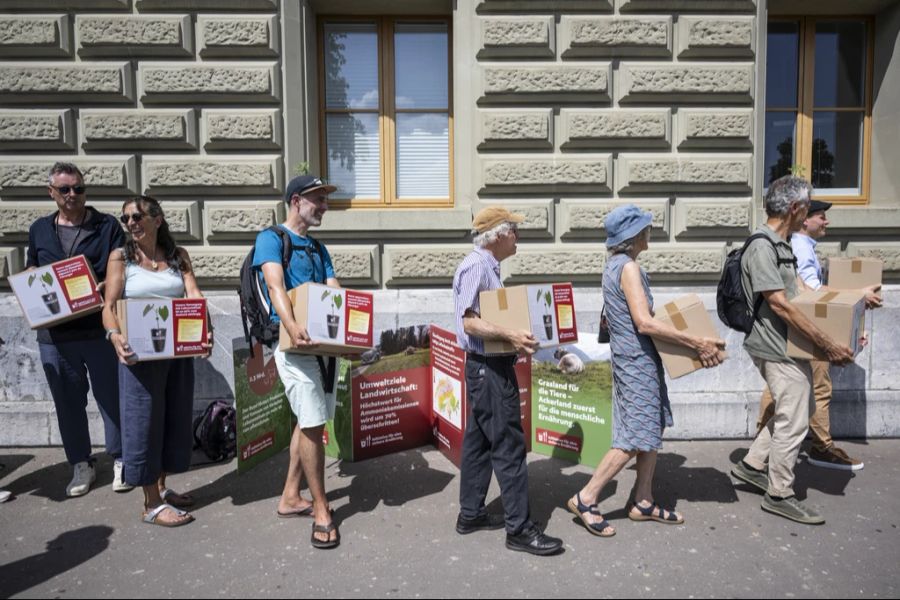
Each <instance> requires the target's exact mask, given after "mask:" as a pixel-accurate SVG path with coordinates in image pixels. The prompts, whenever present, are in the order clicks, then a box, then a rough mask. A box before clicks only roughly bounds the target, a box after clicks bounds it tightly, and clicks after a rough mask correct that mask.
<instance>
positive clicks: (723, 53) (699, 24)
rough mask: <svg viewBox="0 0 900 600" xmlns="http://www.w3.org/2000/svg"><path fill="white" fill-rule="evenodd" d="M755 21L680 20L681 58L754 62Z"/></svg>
mask: <svg viewBox="0 0 900 600" xmlns="http://www.w3.org/2000/svg"><path fill="white" fill-rule="evenodd" d="M755 49H756V32H755V30H754V17H707V16H703V17H694V16H687V15H685V16H682V17H680V18H679V19H678V51H677V53H678V56H679V57H680V58H705V57H708V58H753V56H754V54H755Z"/></svg>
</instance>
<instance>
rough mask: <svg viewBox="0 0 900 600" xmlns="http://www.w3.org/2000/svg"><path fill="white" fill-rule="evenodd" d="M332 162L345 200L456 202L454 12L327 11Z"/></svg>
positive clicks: (328, 155)
mask: <svg viewBox="0 0 900 600" xmlns="http://www.w3.org/2000/svg"><path fill="white" fill-rule="evenodd" d="M319 48H320V52H319V53H320V57H321V58H320V61H319V64H320V70H321V76H320V89H321V102H320V106H321V115H320V116H321V131H322V137H323V142H324V143H323V144H322V165H323V166H324V170H325V176H326V178H327V179H328V182H329V183H331V184H332V185H335V186H337V187H338V191H337V192H335V193H334V194H332V196H331V197H332V198H333V199H335V200H336V202H335V204H337V205H341V204H344V205H348V206H354V207H356V206H387V205H393V206H396V205H402V206H405V207H409V206H449V205H451V204H452V199H453V189H452V185H453V184H452V166H453V165H452V156H453V137H452V131H453V112H452V106H451V101H450V99H451V75H450V74H451V69H450V64H451V63H450V57H451V52H450V23H449V21H448V20H447V19H427V18H426V19H409V18H403V19H399V18H391V19H388V18H359V19H355V18H345V17H340V18H327V17H326V18H323V19H321V20H320V29H319Z"/></svg>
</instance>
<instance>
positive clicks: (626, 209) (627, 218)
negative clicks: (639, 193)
mask: <svg viewBox="0 0 900 600" xmlns="http://www.w3.org/2000/svg"><path fill="white" fill-rule="evenodd" d="M652 222H653V213H651V212H648V211H643V210H641V209H640V208H638V207H637V206H635V205H634V204H625V205H623V206H617V207H616V208H614V209H613V210H611V211H610V213H609V214H608V215H606V218H605V219H604V220H603V223H604V225H605V226H606V247H607V248H612V247H613V246H616V245H618V244H621V243H622V242H624V241H627V240H630V239H631V238H633V237H634V236H636V235H637V234H639V233H640V232H642V231H643V230H644V229H646V228H647V226H648V225H650V223H652Z"/></svg>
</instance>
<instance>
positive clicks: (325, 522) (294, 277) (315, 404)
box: [253, 175, 340, 549]
mask: <svg viewBox="0 0 900 600" xmlns="http://www.w3.org/2000/svg"><path fill="white" fill-rule="evenodd" d="M335 189H337V188H335V187H334V186H333V185H326V184H325V183H324V182H322V180H321V179H319V178H317V177H313V176H310V175H304V176H300V177H294V178H293V179H292V180H291V181H290V183H288V186H287V190H286V191H285V194H284V201H285V202H286V203H287V211H288V214H287V220H286V221H285V222H284V223H282V224H281V225H280V226H279V227H280V228H281V229H282V230H284V231H285V232H286V233H287V234H288V238H287V239H289V240H290V243H291V245H292V247H293V250H292V252H291V259H290V263H289V264H288V268H287V269H285V268H284V266H283V265H282V241H281V237H280V236H279V235H278V234H277V233H275V232H273V231H269V230H266V231H263V232H262V233H260V234H259V236H257V238H256V246H255V249H254V254H253V266H254V267H255V268H257V269H259V277H261V281H262V282H264V283H265V285H264V286H263V289H264V293H265V296H266V300H267V301H268V303H269V306H270V315H271V317H272V319H273V321H274V322H280V323H282V324H283V325H284V327H285V329H287V331H288V333H289V334H290V336H291V340H292V341H293V343H294V345H295V346H301V347H306V348H308V349H310V350H313V349H315V344H314V343H312V342H311V341H310V337H309V334H308V332H307V331H306V328H305V327H304V326H303V324H302V323H299V322H298V321H297V320H296V319H295V318H294V309H293V306H292V305H291V301H290V299H289V298H288V295H287V292H288V290H291V289H293V288H295V287H297V286H299V285H302V284H304V283H307V282H317V283H324V284H327V285H329V286H331V287H340V284H339V283H338V280H337V278H336V277H335V275H334V267H333V266H332V264H331V256H330V255H329V254H328V250H327V249H326V248H325V246H324V245H322V244H320V243H319V242H317V241H315V240H313V239H312V238H311V237H309V229H310V228H311V227H318V226H320V225H321V224H322V217H323V215H324V214H325V212H326V211H327V210H328V194H330V193H331V192H333V191H335ZM317 359H318V357H316V356H312V355H307V354H295V353H285V352H282V351H280V350H278V349H276V350H275V364H276V366H277V367H278V374H279V376H280V377H281V380H282V382H284V390H285V394H286V395H287V398H288V401H289V402H290V405H291V409H292V410H293V411H294V414H295V415H296V416H297V427H296V428H294V433H293V435H292V437H291V447H290V464H289V466H288V473H287V478H286V480H285V483H284V491H283V492H282V495H281V499H280V500H279V502H278V511H277V512H278V516H279V517H284V518H288V517H300V516H312V517H313V533H312V538H311V543H312V545H313V546H314V547H316V548H323V549H324V548H334V547H336V546H337V545H338V544H339V543H340V534H339V533H338V530H337V526H336V525H335V523H334V521H333V519H332V511H331V508H330V507H329V505H328V499H327V498H326V497H325V446H324V443H323V441H322V433H323V430H324V428H325V423H326V422H327V421H329V420H330V419H333V418H334V409H335V382H336V380H337V369H330V371H332V372H331V373H330V374H326V373H325V372H323V370H322V369H320V362H319V360H317ZM332 360H333V359H332ZM326 377H328V378H329V379H330V380H329V381H325V379H326ZM304 475H305V476H306V481H307V483H308V485H309V491H310V493H311V495H312V501H310V500H306V499H305V498H303V497H302V496H301V495H300V487H301V485H302V483H303V476H304Z"/></svg>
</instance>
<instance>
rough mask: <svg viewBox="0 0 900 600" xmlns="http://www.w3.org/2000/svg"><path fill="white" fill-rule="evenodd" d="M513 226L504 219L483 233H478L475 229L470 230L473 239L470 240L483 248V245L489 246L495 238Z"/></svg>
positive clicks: (504, 233) (507, 231)
mask: <svg viewBox="0 0 900 600" xmlns="http://www.w3.org/2000/svg"><path fill="white" fill-rule="evenodd" d="M513 227H515V226H514V225H513V224H512V223H510V222H509V221H505V222H503V223H500V224H499V225H497V226H496V227H494V228H493V229H489V230H487V231H485V232H483V233H478V232H477V231H474V230H473V231H472V235H474V236H475V237H474V239H473V240H472V242H473V243H474V244H475V245H476V246H477V247H479V248H484V247H485V246H489V245H491V244H493V243H494V242H496V241H497V239H498V238H499V237H500V236H501V235H506V234H507V233H509V232H510V230H511V229H512V228H513Z"/></svg>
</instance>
